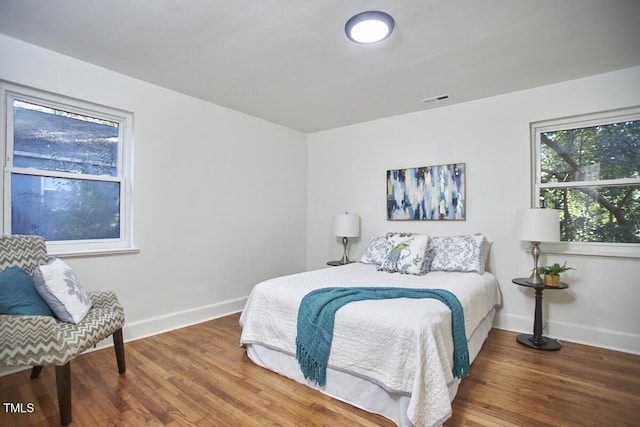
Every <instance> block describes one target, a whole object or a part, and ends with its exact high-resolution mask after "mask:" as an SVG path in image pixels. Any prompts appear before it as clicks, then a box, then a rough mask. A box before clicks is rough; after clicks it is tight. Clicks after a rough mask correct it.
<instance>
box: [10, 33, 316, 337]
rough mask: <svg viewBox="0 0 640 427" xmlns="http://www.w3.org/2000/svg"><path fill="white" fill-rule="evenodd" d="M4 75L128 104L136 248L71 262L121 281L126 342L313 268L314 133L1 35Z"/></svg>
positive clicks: (103, 285) (88, 280)
mask: <svg viewBox="0 0 640 427" xmlns="http://www.w3.org/2000/svg"><path fill="white" fill-rule="evenodd" d="M0 58H2V59H1V60H0V79H4V80H8V81H12V82H15V83H20V84H24V85H28V86H32V87H36V88H39V89H44V90H48V91H51V92H56V93H60V94H63V95H67V96H71V97H76V98H80V99H84V100H87V101H91V102H95V103H100V104H105V105H109V106H112V107H116V108H120V109H124V110H128V111H132V112H133V113H134V114H135V118H134V120H135V123H134V126H135V129H134V135H135V143H134V188H133V203H134V235H135V244H136V246H137V247H138V248H139V249H140V252H139V253H138V254H135V255H117V256H104V257H94V258H70V259H67V260H66V262H68V263H69V264H70V265H71V266H72V267H73V268H74V270H75V271H76V273H77V274H78V276H79V277H80V279H81V280H82V282H83V284H84V285H85V287H86V288H88V289H89V290H94V289H113V290H115V291H116V292H117V294H118V296H119V298H120V300H121V302H122V303H123V305H124V307H125V312H126V318H127V322H126V326H125V339H126V340H129V339H133V338H137V337H140V336H144V335H148V334H153V333H156V332H159V331H162V330H165V329H173V328H177V327H179V326H182V325H185V324H189V323H193V322H198V321H202V320H205V319H208V318H212V317H216V316H219V315H221V314H226V313H229V312H231V311H238V310H240V309H241V308H242V307H243V304H244V300H245V298H246V296H247V295H248V294H249V291H250V289H251V287H252V286H253V285H254V284H255V283H257V282H259V281H262V280H265V279H267V278H271V277H274V276H278V275H282V274H286V273H292V272H298V271H302V270H304V269H305V262H306V258H305V250H306V241H305V239H306V202H307V200H306V170H307V165H306V160H307V149H306V144H305V141H306V136H305V135H304V134H303V133H300V132H298V131H294V130H291V129H288V128H285V127H282V126H279V125H275V124H273V123H269V122H266V121H263V120H260V119H257V118H254V117H250V116H247V115H244V114H241V113H238V112H235V111H232V110H229V109H226V108H222V107H219V106H216V105H213V104H210V103H206V102H203V101H201V100H198V99H194V98H191V97H188V96H185V95H181V94H178V93H176V92H172V91H169V90H166V89H162V88H160V87H157V86H154V85H151V84H148V83H145V82H142V81H139V80H136V79H133V78H130V77H127V76H124V75H121V74H118V73H114V72H112V71H110V70H107V69H104V68H100V67H96V66H93V65H90V64H87V63H84V62H81V61H77V60H75V59H72V58H69V57H66V56H63V55H60V54H57V53H54V52H51V51H48V50H45V49H41V48H38V47H36V46H33V45H29V44H26V43H23V42H20V41H18V40H15V39H11V38H8V37H5V36H0Z"/></svg>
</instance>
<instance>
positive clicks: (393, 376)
mask: <svg viewBox="0 0 640 427" xmlns="http://www.w3.org/2000/svg"><path fill="white" fill-rule="evenodd" d="M342 286H395V287H406V288H440V289H447V290H449V291H451V292H453V293H454V294H455V295H456V296H457V297H458V299H459V300H460V303H461V304H462V306H463V308H464V315H465V330H466V334H467V337H470V336H471V334H472V333H473V331H474V330H475V328H476V327H477V326H478V325H479V323H480V322H481V321H482V320H483V319H484V318H485V316H486V315H487V313H488V312H489V311H490V310H491V309H492V308H493V307H495V306H496V305H498V304H500V292H499V289H498V284H497V281H496V279H495V277H494V276H493V275H491V274H490V273H486V272H485V273H484V274H476V273H450V272H429V273H428V274H426V275H424V276H413V275H406V274H399V273H393V274H391V273H385V272H379V271H377V270H376V266H373V265H367V264H360V263H355V264H349V265H345V266H341V267H330V268H326V269H321V270H315V271H310V272H306V273H300V274H294V275H290V276H284V277H279V278H276V279H271V280H267V281H265V282H262V283H260V284H258V285H256V286H255V287H254V289H253V290H252V292H251V294H250V296H249V299H248V300H247V304H246V305H245V308H244V311H243V312H242V315H241V317H240V324H241V325H242V327H243V329H242V336H241V338H240V341H241V344H242V345H245V344H253V343H257V344H261V345H264V346H266V347H269V348H272V349H276V350H279V351H282V352H285V353H288V354H291V355H295V351H296V346H295V339H296V322H297V315H298V307H299V305H300V301H301V300H302V298H303V297H304V296H305V295H306V294H307V293H308V292H309V291H311V290H313V289H318V288H323V287H342ZM329 366H330V367H331V368H333V369H336V370H342V371H346V372H349V373H350V374H352V375H356V376H360V377H363V378H366V379H368V380H369V381H372V382H374V383H377V384H379V385H380V386H382V387H383V388H385V389H386V390H388V391H391V392H397V393H404V394H406V395H409V396H411V400H410V404H409V408H408V414H407V415H408V418H409V420H411V422H412V423H413V424H414V426H416V427H421V426H427V427H431V426H434V425H440V424H442V423H443V422H444V421H445V420H446V419H447V418H449V417H450V416H451V402H450V398H449V392H448V389H447V385H448V384H449V383H450V382H451V381H453V374H452V368H453V339H452V335H451V312H450V311H449V309H448V308H447V306H446V305H444V304H443V303H441V302H440V301H438V300H434V299H417V300H416V299H408V298H399V299H390V300H380V301H359V302H353V303H350V304H347V305H346V306H344V307H343V308H341V309H340V310H338V312H337V313H336V320H335V329H334V337H333V344H332V348H331V354H330V356H329ZM471 374H473V369H472V370H471Z"/></svg>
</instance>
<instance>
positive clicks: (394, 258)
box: [378, 233, 429, 275]
mask: <svg viewBox="0 0 640 427" xmlns="http://www.w3.org/2000/svg"><path fill="white" fill-rule="evenodd" d="M387 240H388V241H389V247H390V249H389V252H388V253H387V255H386V257H385V259H384V261H383V262H382V264H381V265H380V267H378V270H379V271H386V272H389V273H395V272H398V273H405V274H415V275H421V274H425V273H426V272H427V271H428V270H426V269H424V265H425V261H426V260H427V249H428V247H429V236H427V235H426V234H409V235H407V234H403V233H395V234H394V233H391V234H389V235H387ZM427 265H428V264H427Z"/></svg>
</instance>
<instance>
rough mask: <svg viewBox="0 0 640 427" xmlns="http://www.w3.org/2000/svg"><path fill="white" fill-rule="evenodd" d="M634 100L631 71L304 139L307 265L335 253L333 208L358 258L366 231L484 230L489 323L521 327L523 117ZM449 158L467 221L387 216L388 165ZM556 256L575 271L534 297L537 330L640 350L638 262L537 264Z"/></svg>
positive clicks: (526, 319)
mask: <svg viewBox="0 0 640 427" xmlns="http://www.w3.org/2000/svg"><path fill="white" fill-rule="evenodd" d="M452 96H453V97H455V94H452ZM639 104H640V67H637V68H632V69H627V70H622V71H619V72H614V73H608V74H604V75H599V76H593V77H590V78H585V79H580V80H575V81H569V82H565V83H561V84H556V85H550V86H545V87H540V88H536V89H531V90H526V91H521V92H515V93H510V94H507V95H503V96H497V97H492V98H487V99H482V100H479V101H474V102H468V103H463V104H458V105H452V106H448V107H443V108H438V109H433V110H428V111H423V112H419V113H413V114H406V115H402V116H396V117H390V118H386V119H382V120H376V121H372V122H368V123H363V124H358V125H354V126H348V127H343V128H338V129H333V130H329V131H325V132H319V133H315V134H312V135H309V138H308V141H309V143H308V144H309V148H308V149H309V172H308V186H309V191H308V225H307V233H308V235H307V267H308V268H310V269H313V268H319V267H323V266H324V265H325V262H326V261H328V260H332V259H338V258H339V257H340V255H341V251H342V249H341V248H342V246H341V243H340V242H339V241H338V239H337V238H335V237H333V236H332V235H331V221H332V214H333V213H334V212H341V211H345V210H348V211H349V212H352V213H358V214H360V215H361V218H362V237H361V238H360V240H359V241H357V242H355V243H354V245H353V246H352V248H351V254H352V258H356V259H357V258H359V257H360V255H361V254H362V252H363V251H364V248H365V246H366V243H367V241H368V239H369V238H370V237H371V236H374V235H379V234H383V233H385V232H387V231H396V230H399V231H404V230H407V231H417V232H424V233H428V234H431V235H451V234H462V233H475V232H482V233H484V234H485V235H486V236H487V237H488V238H489V239H490V240H491V241H493V246H492V248H491V256H490V263H489V269H490V271H492V272H493V273H494V274H495V275H496V276H497V278H498V280H499V282H500V286H501V289H502V293H503V297H504V307H503V308H502V309H501V310H500V311H499V314H498V316H497V319H496V323H495V324H496V326H497V327H499V328H503V329H510V330H515V331H523V332H529V333H531V329H532V323H533V309H534V300H533V293H532V292H531V290H530V289H526V288H523V287H520V286H517V285H514V284H512V283H511V279H512V278H514V277H522V276H528V273H529V272H530V270H531V265H532V260H531V255H530V253H527V252H526V251H525V246H524V245H523V244H521V243H520V242H518V241H516V240H515V239H514V227H515V212H516V210H517V209H520V208H526V207H529V206H530V200H531V187H530V182H531V178H530V173H531V172H530V171H531V169H530V154H529V153H530V136H529V124H530V122H534V121H539V120H545V119H551V118H557V117H564V116H570V115H576V114H582V113H591V112H596V111H603V110H609V109H615V108H621V107H628V106H633V105H639ZM457 162H465V163H466V168H467V169H466V172H467V181H466V185H467V220H466V221H462V222H437V221H436V222H428V221H426V222H415V221H400V222H398V221H394V222H391V221H387V220H386V211H385V209H386V204H385V200H386V185H385V178H386V171H387V170H388V169H397V168H405V167H415V166H427V165H438V164H447V163H457ZM543 253H544V246H543ZM565 259H566V260H567V261H568V264H569V265H571V266H573V267H575V268H576V271H571V272H569V273H567V274H566V275H565V276H564V279H565V281H568V282H570V289H568V290H567V291H547V292H545V293H544V306H543V307H544V310H545V320H546V322H547V325H548V328H547V329H546V330H545V334H547V335H550V336H553V337H557V338H562V339H568V340H571V341H574V342H582V343H588V344H592V345H597V346H602V347H610V348H615V349H621V350H624V351H628V352H633V353H640V310H639V309H638V306H637V304H638V302H640V279H638V278H639V277H640V261H639V260H638V259H622V258H604V257H595V256H566V255H562V256H559V255H551V254H549V255H546V256H544V255H543V259H542V260H541V262H544V263H546V262H555V261H558V262H564V261H565Z"/></svg>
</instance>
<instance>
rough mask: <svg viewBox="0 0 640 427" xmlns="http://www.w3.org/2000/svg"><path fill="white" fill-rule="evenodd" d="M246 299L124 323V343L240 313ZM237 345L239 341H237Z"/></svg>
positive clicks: (4, 371) (3, 371) (108, 342)
mask: <svg viewBox="0 0 640 427" xmlns="http://www.w3.org/2000/svg"><path fill="white" fill-rule="evenodd" d="M246 302H247V297H242V298H237V299H233V300H227V301H223V302H220V303H216V304H209V305H205V306H202V307H197V308H193V309H189V310H184V311H178V312H175V313H169V314H166V315H163V316H157V317H152V318H150V319H145V320H139V321H137V322H131V323H127V322H125V325H124V328H122V331H123V337H124V341H125V342H129V341H135V340H139V339H142V338H146V337H150V336H153V335H158V334H161V333H163V332H169V331H173V330H175V329H181V328H185V327H187V326H191V325H195V324H198V323H202V322H206V321H208V320H213V319H217V318H219V317H224V316H227V315H229V314H233V313H237V312H239V311H242V309H243V308H244V305H245V303H246ZM238 345H240V340H239V339H238ZM108 347H113V339H112V338H111V337H109V338H107V339H105V340H103V341H101V342H99V343H98V345H97V346H96V347H95V348H94V347H92V348H90V349H89V350H87V351H85V353H89V352H92V351H95V350H100V349H103V348H108ZM125 357H126V347H125ZM27 369H31V367H30V366H26V367H25V366H20V367H4V368H0V377H2V376H5V375H10V374H13V373H16V372H19V371H24V370H27Z"/></svg>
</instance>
